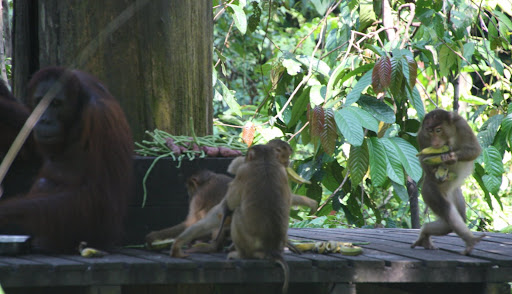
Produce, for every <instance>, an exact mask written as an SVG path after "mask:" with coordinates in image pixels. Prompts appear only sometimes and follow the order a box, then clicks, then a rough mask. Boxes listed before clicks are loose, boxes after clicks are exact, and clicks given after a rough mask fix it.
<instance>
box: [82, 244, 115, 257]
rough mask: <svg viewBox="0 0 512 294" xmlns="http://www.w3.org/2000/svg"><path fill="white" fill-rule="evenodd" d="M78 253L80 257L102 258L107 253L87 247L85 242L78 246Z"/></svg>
mask: <svg viewBox="0 0 512 294" xmlns="http://www.w3.org/2000/svg"><path fill="white" fill-rule="evenodd" d="M78 251H79V252H80V255H81V256H83V257H90V258H92V257H103V256H105V255H107V254H108V253H107V252H105V251H102V250H99V249H96V248H92V247H87V243H86V242H80V245H79V246H78Z"/></svg>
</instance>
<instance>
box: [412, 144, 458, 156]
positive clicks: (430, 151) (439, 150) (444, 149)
mask: <svg viewBox="0 0 512 294" xmlns="http://www.w3.org/2000/svg"><path fill="white" fill-rule="evenodd" d="M448 151H450V146H448V145H444V146H443V147H441V148H434V147H427V148H424V149H422V150H421V151H420V152H419V153H418V154H416V156H420V155H429V154H441V153H446V152H448Z"/></svg>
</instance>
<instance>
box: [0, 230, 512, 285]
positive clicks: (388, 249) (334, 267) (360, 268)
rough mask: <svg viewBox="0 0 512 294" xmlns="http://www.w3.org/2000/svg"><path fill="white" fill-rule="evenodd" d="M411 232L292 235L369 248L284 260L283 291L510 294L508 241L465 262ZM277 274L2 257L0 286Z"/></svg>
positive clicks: (497, 238) (242, 280)
mask: <svg viewBox="0 0 512 294" xmlns="http://www.w3.org/2000/svg"><path fill="white" fill-rule="evenodd" d="M417 234H418V231H417V230H406V229H290V232H289V235H290V238H292V239H310V240H340V241H348V242H361V241H365V242H370V243H369V244H368V245H362V247H364V253H363V254H362V255H359V256H344V255H341V254H339V253H336V254H324V255H320V254H313V253H306V254H302V255H296V254H292V253H287V254H285V259H286V260H287V262H288V264H289V266H290V273H291V277H290V278H291V281H290V282H291V284H290V291H289V293H358V294H359V293H379V294H383V293H447V292H448V291H450V292H451V293H465V294H468V293H503V294H505V293H507V294H509V293H510V286H509V284H507V283H508V282H511V281H512V235H506V234H495V233H489V234H488V236H487V237H486V238H485V239H484V240H483V241H482V242H481V243H480V244H478V246H477V248H476V249H475V250H474V251H473V254H472V255H471V256H462V255H460V254H458V252H459V251H461V250H462V249H463V243H462V241H461V240H460V239H459V238H458V237H456V236H454V235H449V236H445V237H439V238H435V242H436V244H437V245H438V246H439V247H440V248H441V249H440V250H424V249H411V248H410V247H409V246H410V244H411V243H412V242H413V241H414V240H415V238H416V237H417ZM282 279H283V276H282V272H281V268H280V267H279V266H277V265H275V264H273V263H272V262H270V261H260V260H236V261H232V260H226V254H223V253H219V254H191V255H190V256H189V257H187V258H185V259H177V258H171V257H169V256H168V251H162V252H151V251H148V250H143V249H129V248H122V249H119V250H117V251H115V252H111V254H110V255H107V256H105V257H102V258H83V257H80V256H78V255H76V256H72V255H37V254H29V255H22V256H18V257H0V283H1V284H2V286H3V287H4V290H6V291H7V293H9V294H16V293H57V294H59V293H75V294H78V293H111V294H115V293H137V294H140V293H157V294H158V293H279V292H280V288H281V283H282Z"/></svg>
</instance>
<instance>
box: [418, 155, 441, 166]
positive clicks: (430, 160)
mask: <svg viewBox="0 0 512 294" xmlns="http://www.w3.org/2000/svg"><path fill="white" fill-rule="evenodd" d="M422 161H423V162H424V163H426V164H428V165H438V164H442V163H443V159H442V158H441V155H434V156H428V157H425V158H423V160H422Z"/></svg>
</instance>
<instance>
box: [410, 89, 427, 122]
mask: <svg viewBox="0 0 512 294" xmlns="http://www.w3.org/2000/svg"><path fill="white" fill-rule="evenodd" d="M409 101H411V104H412V106H413V107H414V109H416V112H417V114H418V118H419V120H420V121H423V118H424V117H425V106H424V105H423V100H421V95H420V92H419V91H418V88H417V87H414V88H412V96H410V97H409Z"/></svg>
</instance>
